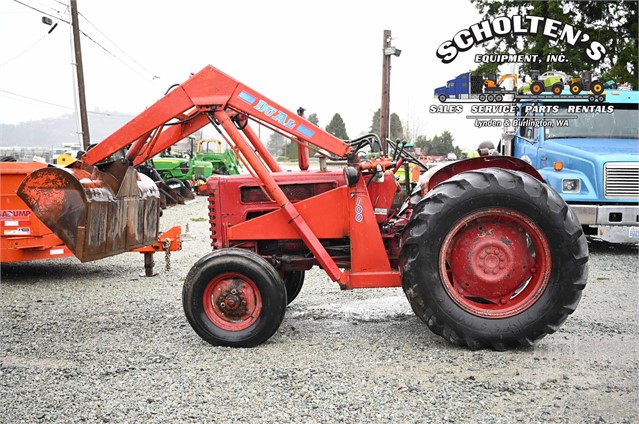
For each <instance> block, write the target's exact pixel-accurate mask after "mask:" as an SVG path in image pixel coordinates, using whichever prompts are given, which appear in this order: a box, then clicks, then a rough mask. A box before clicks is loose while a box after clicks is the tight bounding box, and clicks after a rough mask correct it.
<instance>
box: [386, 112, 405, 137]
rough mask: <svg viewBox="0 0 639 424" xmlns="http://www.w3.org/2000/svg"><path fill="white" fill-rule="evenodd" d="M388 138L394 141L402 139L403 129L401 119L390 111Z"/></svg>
mask: <svg viewBox="0 0 639 424" xmlns="http://www.w3.org/2000/svg"><path fill="white" fill-rule="evenodd" d="M389 135H390V139H391V140H393V141H395V140H397V139H400V140H403V139H404V129H403V128H402V121H401V120H400V119H399V116H398V115H397V114H396V113H391V116H390V134H389Z"/></svg>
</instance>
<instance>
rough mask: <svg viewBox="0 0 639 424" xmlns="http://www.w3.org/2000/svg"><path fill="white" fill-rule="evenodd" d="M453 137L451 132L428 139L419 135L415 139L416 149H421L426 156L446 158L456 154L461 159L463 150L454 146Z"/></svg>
mask: <svg viewBox="0 0 639 424" xmlns="http://www.w3.org/2000/svg"><path fill="white" fill-rule="evenodd" d="M453 141H455V139H454V138H453V135H452V134H451V133H450V131H444V132H443V133H441V135H436V136H434V137H433V138H428V137H426V136H424V135H419V136H417V138H416V139H415V147H419V148H420V149H421V150H422V153H423V154H424V155H431V156H446V155H447V154H449V153H455V154H456V155H457V157H458V158H459V157H461V149H460V148H459V147H457V146H455V145H453Z"/></svg>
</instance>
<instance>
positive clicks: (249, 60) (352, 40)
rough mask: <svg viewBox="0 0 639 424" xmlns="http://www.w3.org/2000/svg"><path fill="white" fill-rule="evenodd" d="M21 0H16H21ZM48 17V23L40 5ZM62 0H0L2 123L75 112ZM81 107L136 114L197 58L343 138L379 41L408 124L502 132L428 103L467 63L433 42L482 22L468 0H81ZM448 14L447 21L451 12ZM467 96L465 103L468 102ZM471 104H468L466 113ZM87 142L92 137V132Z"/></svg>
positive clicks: (357, 126) (357, 117)
mask: <svg viewBox="0 0 639 424" xmlns="http://www.w3.org/2000/svg"><path fill="white" fill-rule="evenodd" d="M21 3H22V4H21ZM25 5H28V6H31V7H33V8H35V9H39V10H41V11H43V12H45V13H46V14H48V15H51V16H53V17H57V18H58V19H54V23H55V22H58V26H57V27H56V28H55V29H54V30H53V31H52V32H51V33H50V34H47V32H48V31H49V30H50V29H51V27H50V26H46V25H44V24H43V23H41V17H42V15H43V14H42V13H40V12H37V11H35V10H33V9H31V8H29V7H26V6H25ZM67 5H68V1H67V0H19V2H18V1H15V0H0V39H1V40H2V49H1V50H0V123H11V124H15V123H19V122H23V121H28V120H35V119H41V118H47V117H57V116H60V115H63V114H67V113H71V112H73V110H74V97H73V96H74V88H73V87H74V82H73V74H74V70H73V68H72V66H71V62H72V50H71V31H70V26H69V25H67V24H66V23H64V22H62V21H70V17H69V12H68V7H67ZM78 9H79V11H80V13H81V15H82V16H81V17H80V28H81V29H82V31H84V32H85V33H86V34H87V35H88V36H89V37H91V39H89V38H87V37H85V36H83V37H82V53H83V62H84V72H85V83H86V97H87V104H88V109H89V111H93V112H95V111H106V110H108V111H119V112H124V113H129V114H134V115H135V114H137V113H139V112H140V111H142V110H143V109H144V108H145V107H147V106H149V105H151V104H152V103H153V102H154V101H156V100H157V99H158V98H160V97H161V96H162V95H163V94H164V92H165V91H166V89H167V88H168V87H169V86H170V85H172V84H174V83H181V82H183V81H184V80H185V79H186V78H188V75H189V74H190V73H192V72H197V71H199V70H200V69H202V68H203V67H204V66H205V65H207V64H212V65H213V66H215V67H217V68H219V69H220V70H222V71H224V72H225V73H227V74H229V75H231V76H232V77H234V78H236V79H238V80H240V81H241V82H243V83H245V84H247V85H248V86H249V87H251V88H253V89H255V90H257V91H259V92H261V93H263V94H264V95H266V96H268V97H270V98H272V99H273V100H275V101H277V102H279V103H281V104H282V105H283V106H285V107H287V108H289V109H291V110H296V109H297V107H299V106H303V107H304V108H306V110H307V116H308V114H310V113H316V114H317V115H318V117H319V120H320V122H319V125H320V126H321V127H324V126H326V124H327V123H328V122H329V121H330V119H331V117H332V116H333V115H334V114H335V113H339V114H340V115H341V116H342V118H343V119H344V122H345V123H346V129H347V132H348V135H349V137H351V138H354V137H356V136H358V135H360V134H362V133H365V132H367V131H368V129H369V127H370V124H371V119H372V116H373V113H374V111H375V110H377V109H378V108H379V107H380V103H381V72H382V38H383V31H384V29H389V30H391V31H392V36H393V45H394V46H396V47H397V48H399V49H401V50H402V53H401V56H400V57H393V58H392V72H391V112H394V113H397V114H398V115H399V116H400V119H401V120H402V122H403V124H404V126H407V125H408V127H409V129H410V131H411V133H413V134H423V135H426V136H428V137H432V136H434V135H436V134H439V133H441V132H442V131H444V130H450V131H451V132H452V133H453V136H454V138H455V143H456V144H457V145H459V146H461V147H466V148H475V147H476V146H477V144H478V143H479V142H480V141H483V140H486V139H491V140H494V141H496V140H497V139H498V137H499V132H500V131H499V130H498V129H492V130H490V129H476V128H474V127H473V121H470V120H467V119H465V117H464V116H463V115H462V116H460V115H456V116H442V115H433V114H430V113H429V111H428V108H429V106H430V105H432V104H439V103H438V101H437V100H436V99H434V97H433V89H434V88H435V87H438V86H441V85H444V84H445V83H446V81H447V80H449V79H451V78H453V77H454V76H456V75H458V74H460V73H462V72H465V71H468V70H470V69H473V68H474V67H476V65H475V64H474V63H473V58H474V54H475V53H481V52H482V50H480V49H477V48H475V49H472V50H470V51H468V52H464V53H460V54H459V56H458V57H457V59H455V61H453V62H452V63H450V64H442V63H441V61H439V60H438V59H437V57H436V56H435V51H436V49H437V47H438V46H439V45H440V44H441V43H443V42H444V41H446V40H449V39H451V38H452V37H453V35H455V33H457V32H458V31H460V30H462V29H464V28H468V27H469V26H470V25H472V24H474V23H476V22H479V21H480V20H481V18H480V15H479V13H478V12H477V11H476V9H475V8H474V6H473V5H472V4H470V1H469V0H447V1H444V2H416V1H404V0H395V1H393V2H389V1H344V0H341V1H334V0H323V1H317V2H301V1H289V0H280V1H277V2H272V1H253V0H245V1H242V2H228V1H226V2H222V1H205V0H200V1H196V0H182V1H150V0H148V1H143V0H139V1H131V0H127V1H123V0H109V1H95V0H78ZM453 17H454V19H453ZM467 107H468V106H467ZM464 112H465V113H464V115H465V114H467V112H469V111H467V110H465V111H464ZM96 141H97V140H96Z"/></svg>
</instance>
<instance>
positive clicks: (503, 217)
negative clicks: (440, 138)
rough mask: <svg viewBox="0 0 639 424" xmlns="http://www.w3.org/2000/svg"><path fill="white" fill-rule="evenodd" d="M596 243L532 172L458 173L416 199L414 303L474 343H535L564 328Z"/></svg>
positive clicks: (409, 250) (447, 333)
mask: <svg viewBox="0 0 639 424" xmlns="http://www.w3.org/2000/svg"><path fill="white" fill-rule="evenodd" d="M587 261H588V248H587V244H586V239H585V236H584V235H583V232H582V229H581V225H580V224H579V221H578V219H577V217H576V215H575V214H574V212H573V211H572V210H571V209H569V207H568V206H567V205H566V203H565V202H564V201H563V199H562V198H561V197H560V196H559V195H558V194H557V193H556V192H555V191H554V190H552V189H551V188H550V187H549V186H547V185H545V184H543V183H542V182H540V181H538V180H537V179H535V178H533V177H531V176H530V175H528V174H525V173H521V172H517V171H508V170H503V169H496V168H490V169H484V170H478V171H470V172H465V173H462V174H459V175H456V176H454V177H452V178H451V179H449V180H447V181H445V182H443V183H442V184H440V185H438V186H437V187H435V188H434V189H433V190H431V191H430V192H429V193H428V194H427V196H426V197H425V198H424V199H423V200H422V201H421V202H420V203H419V204H418V205H417V206H416V208H415V211H414V213H413V217H412V219H411V222H410V223H409V224H408V226H407V227H406V229H405V231H404V233H403V235H402V250H401V255H400V270H401V272H402V285H403V288H404V292H405V293H406V296H407V297H408V300H409V302H410V304H411V306H412V308H413V311H414V312H415V313H416V314H417V315H418V316H419V317H420V318H421V319H422V320H423V321H424V322H426V324H427V325H428V327H429V328H430V329H431V330H432V331H433V332H434V333H436V334H438V335H440V336H442V337H444V338H445V339H447V340H448V341H450V342H451V343H454V344H456V345H460V346H468V347H470V348H471V349H480V348H483V347H492V348H494V349H497V350H505V349H509V348H514V347H518V346H530V345H532V344H533V342H534V341H535V340H538V339H540V338H542V337H544V336H545V335H546V334H550V333H553V332H555V331H556V330H557V329H558V328H559V327H560V326H561V324H562V323H563V322H564V320H565V319H566V317H567V316H568V315H569V314H570V313H572V312H573V311H574V310H575V308H576V306H577V304H578V303H579V299H580V298H581V293H582V290H583V288H584V287H585V284H586V279H587Z"/></svg>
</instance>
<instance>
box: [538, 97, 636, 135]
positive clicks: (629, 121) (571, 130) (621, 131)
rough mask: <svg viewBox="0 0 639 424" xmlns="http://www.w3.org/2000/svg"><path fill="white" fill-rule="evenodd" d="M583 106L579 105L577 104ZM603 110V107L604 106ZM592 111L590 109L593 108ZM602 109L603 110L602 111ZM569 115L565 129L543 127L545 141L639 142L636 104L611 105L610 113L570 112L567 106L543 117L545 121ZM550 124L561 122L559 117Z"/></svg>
mask: <svg viewBox="0 0 639 424" xmlns="http://www.w3.org/2000/svg"><path fill="white" fill-rule="evenodd" d="M581 105H582V106H581V107H583V103H582V104H581ZM604 107H605V106H604ZM593 109H594V108H593ZM604 110H605V109H604ZM554 115H557V116H558V117H562V116H566V115H572V116H577V119H569V120H568V125H567V126H558V125H554V126H552V127H545V135H546V139H551V138H633V139H639V110H638V109H637V105H614V110H613V111H612V112H605V111H604V112H598V111H589V107H588V106H586V107H585V108H584V109H583V110H580V111H577V112H574V111H572V110H569V105H560V107H559V111H558V112H557V113H556V114H555V113H548V114H546V118H551V119H552V118H553V116H554ZM552 121H553V122H555V123H556V122H558V121H561V118H559V119H557V120H555V119H552Z"/></svg>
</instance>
